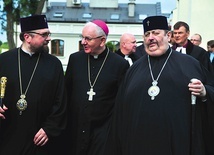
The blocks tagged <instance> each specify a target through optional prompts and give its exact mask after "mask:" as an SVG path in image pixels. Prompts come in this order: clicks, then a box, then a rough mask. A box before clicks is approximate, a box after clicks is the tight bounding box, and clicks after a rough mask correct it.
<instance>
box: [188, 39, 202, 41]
mask: <svg viewBox="0 0 214 155" xmlns="http://www.w3.org/2000/svg"><path fill="white" fill-rule="evenodd" d="M190 41H200V40H196V39H190Z"/></svg>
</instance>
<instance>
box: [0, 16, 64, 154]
mask: <svg viewBox="0 0 214 155" xmlns="http://www.w3.org/2000/svg"><path fill="white" fill-rule="evenodd" d="M25 24H27V26H26V25H25ZM21 30H22V33H21V34H20V38H21V40H22V41H23V43H22V45H21V47H19V48H16V49H12V50H10V51H7V52H4V53H2V54H0V77H7V83H6V90H5V97H4V99H3V104H4V105H5V106H6V107H7V108H6V107H4V108H0V117H1V122H0V123H1V124H0V155H52V152H53V150H54V149H57V147H52V146H53V145H54V144H55V137H57V136H59V135H60V133H61V132H62V130H63V129H64V128H65V125H66V119H65V112H66V101H65V91H64V73H63V68H62V64H61V62H60V60H59V59H57V58H56V57H55V56H52V55H50V54H48V53H47V52H45V51H44V49H46V46H47V44H48V42H49V41H50V36H49V34H50V32H49V29H48V26H47V23H46V20H45V16H44V15H41V16H40V15H39V16H29V17H26V18H21ZM21 95H25V98H22V100H21V97H20V96H21ZM18 100H19V101H20V102H18ZM25 101H26V102H27V104H26V102H25ZM25 105H26V107H25ZM18 107H19V108H18ZM3 110H4V112H3ZM4 118H5V119H4Z"/></svg>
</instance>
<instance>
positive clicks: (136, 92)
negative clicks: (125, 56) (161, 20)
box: [105, 49, 214, 155]
mask: <svg viewBox="0 0 214 155" xmlns="http://www.w3.org/2000/svg"><path fill="white" fill-rule="evenodd" d="M169 52H170V49H169V50H168V51H167V53H166V54H164V55H162V56H161V57H150V61H151V68H152V73H153V75H154V79H156V78H157V77H158V74H159V73H160V70H161V68H162V66H163V64H164V62H165V61H166V58H167V56H168V54H169ZM207 74H208V73H207ZM207 74H204V69H202V68H201V66H200V64H199V62H198V61H197V60H195V59H194V58H192V57H190V56H187V55H183V54H180V53H178V52H176V51H173V52H172V55H171V56H170V58H169V60H168V62H167V64H166V66H165V68H164V69H163V72H162V73H161V74H160V77H159V79H158V86H159V88H160V93H159V94H158V95H157V96H156V97H155V99H154V100H151V97H150V96H149V95H148V89H149V87H150V86H152V78H151V73H150V70H149V65H148V57H147V55H145V56H143V57H142V58H140V59H139V60H138V61H136V62H135V64H134V65H133V66H132V67H131V68H130V69H129V70H128V72H127V74H126V76H125V79H124V81H123V82H122V84H121V87H120V89H119V92H118V96H117V99H116V107H115V111H114V114H113V124H112V128H111V129H112V130H111V133H110V135H109V138H108V143H107V145H106V148H107V149H106V151H105V152H106V155H109V154H111V155H190V151H191V147H192V146H193V150H194V151H193V152H194V153H193V154H194V155H203V154H204V150H205V149H204V147H205V145H204V144H205V143H204V136H203V135H202V132H204V131H203V130H204V129H202V126H203V125H202V124H203V123H204V124H205V122H207V120H204V121H203V119H204V118H205V117H206V114H207V113H205V112H204V111H206V110H205V108H204V107H203V106H204V105H205V104H208V102H209V101H212V103H213V101H214V87H213V82H212V86H210V85H208V82H209V81H207V80H208V78H207V76H209V75H207ZM192 78H197V79H199V80H201V81H202V82H204V83H205V84H206V85H205V87H206V88H207V99H208V100H207V103H202V102H201V101H200V99H197V105H196V116H195V124H194V126H195V131H194V132H195V133H194V140H193V141H194V142H193V143H192V141H191V132H192V131H191V120H192V118H191V94H190V92H189V90H188V84H189V82H190V80H191V79H192ZM210 104H211V103H210ZM205 130H206V129H205ZM193 154H192V155H193Z"/></svg>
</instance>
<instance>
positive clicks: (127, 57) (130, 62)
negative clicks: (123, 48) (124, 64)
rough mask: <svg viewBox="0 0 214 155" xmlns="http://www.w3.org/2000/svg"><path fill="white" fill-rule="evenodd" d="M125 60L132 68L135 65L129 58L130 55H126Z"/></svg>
mask: <svg viewBox="0 0 214 155" xmlns="http://www.w3.org/2000/svg"><path fill="white" fill-rule="evenodd" d="M125 59H126V60H127V61H128V62H129V65H130V66H131V65H132V64H133V62H132V59H131V58H129V56H128V55H125Z"/></svg>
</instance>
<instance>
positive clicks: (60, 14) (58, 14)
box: [53, 12, 63, 18]
mask: <svg viewBox="0 0 214 155" xmlns="http://www.w3.org/2000/svg"><path fill="white" fill-rule="evenodd" d="M53 16H54V17H55V18H62V16H63V13H62V12H55V13H54V15H53Z"/></svg>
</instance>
